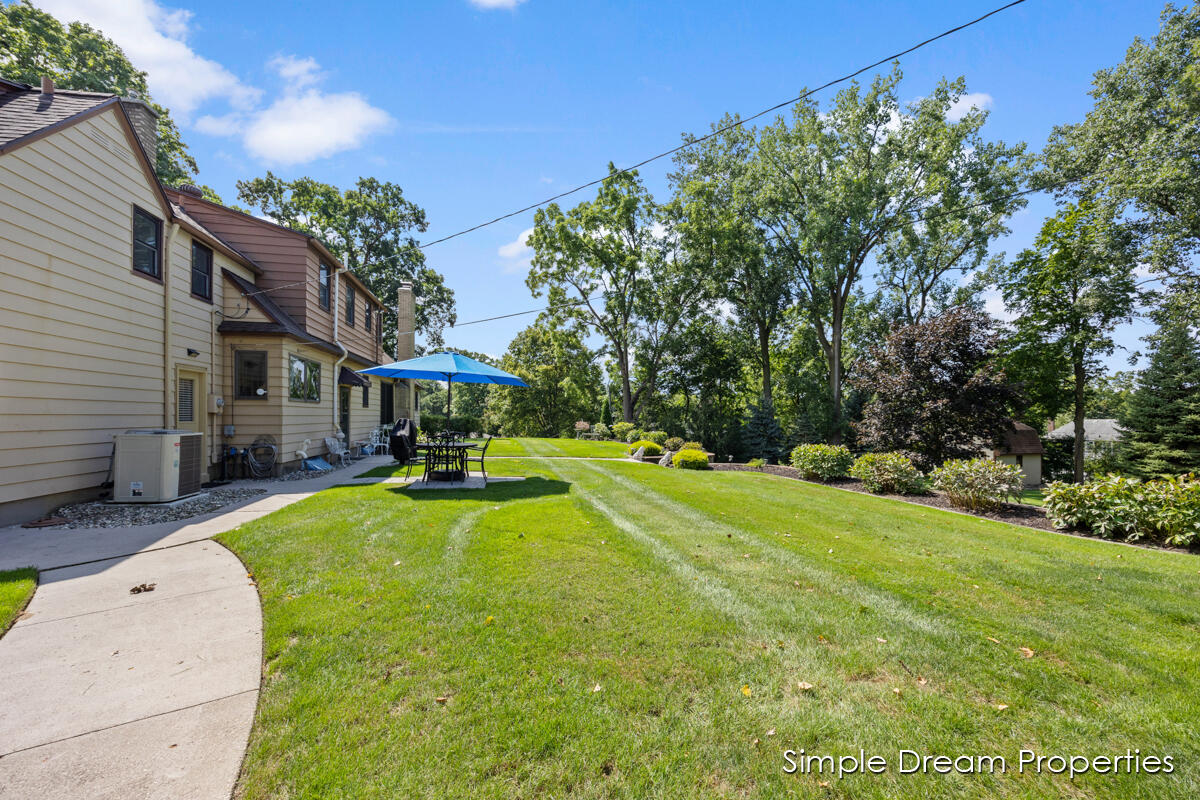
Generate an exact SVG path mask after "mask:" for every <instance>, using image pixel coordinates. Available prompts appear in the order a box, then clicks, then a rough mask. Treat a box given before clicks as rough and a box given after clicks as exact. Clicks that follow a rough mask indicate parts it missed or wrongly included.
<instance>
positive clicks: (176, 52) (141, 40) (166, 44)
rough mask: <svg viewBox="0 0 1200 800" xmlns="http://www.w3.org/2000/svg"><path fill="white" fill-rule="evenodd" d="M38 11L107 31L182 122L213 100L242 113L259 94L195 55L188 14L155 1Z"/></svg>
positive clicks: (81, 1) (55, 0) (113, 0)
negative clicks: (240, 110) (146, 76)
mask: <svg viewBox="0 0 1200 800" xmlns="http://www.w3.org/2000/svg"><path fill="white" fill-rule="evenodd" d="M38 6H39V7H40V8H42V9H44V10H46V11H48V12H50V13H51V14H53V15H54V16H55V17H57V18H58V19H59V20H60V21H61V22H63V23H64V24H66V23H70V22H75V21H79V22H86V23H88V24H89V25H92V26H93V27H95V28H98V29H99V30H101V31H103V32H104V35H105V36H107V37H109V38H110V39H112V40H113V41H114V42H116V43H117V44H118V45H119V46H120V47H121V49H122V50H124V51H125V55H127V56H129V60H130V61H132V62H133V64H134V66H136V67H137V68H138V69H141V70H145V71H146V73H147V75H148V76H149V77H148V82H149V84H150V93H151V94H153V95H154V99H155V100H156V101H158V102H159V103H162V104H163V105H165V106H167V107H168V108H170V109H171V111H172V112H174V113H175V114H176V115H177V116H178V117H179V118H180V119H182V120H186V119H187V118H189V117H190V116H191V114H192V113H193V112H194V111H196V109H197V108H199V107H200V106H201V105H202V104H204V103H206V102H208V101H211V100H213V99H217V98H220V99H223V100H225V101H226V102H228V103H229V104H231V105H232V106H233V107H235V108H243V109H244V108H248V107H250V106H252V105H253V104H254V103H256V102H257V101H258V98H259V96H260V94H261V92H260V91H259V90H258V89H256V88H254V87H252V86H247V85H246V84H244V83H242V82H241V81H239V80H238V79H237V77H236V76H235V75H234V74H233V73H232V72H230V71H229V70H227V69H226V68H225V67H223V66H221V65H220V64H218V63H217V62H216V61H213V60H211V59H208V58H204V57H203V56H201V55H199V54H197V53H196V52H195V51H194V50H192V48H191V47H190V46H189V45H188V43H187V34H188V28H189V25H190V23H191V21H192V12H190V11H184V10H182V9H168V8H163V7H162V6H160V5H158V4H157V3H155V2H153V0H39V2H38Z"/></svg>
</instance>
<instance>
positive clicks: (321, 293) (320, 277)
mask: <svg viewBox="0 0 1200 800" xmlns="http://www.w3.org/2000/svg"><path fill="white" fill-rule="evenodd" d="M317 297H318V299H319V300H320V302H321V308H324V309H326V310H328V308H329V265H328V264H321V265H320V266H319V267H317Z"/></svg>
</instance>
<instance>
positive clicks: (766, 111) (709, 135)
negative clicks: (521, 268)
mask: <svg viewBox="0 0 1200 800" xmlns="http://www.w3.org/2000/svg"><path fill="white" fill-rule="evenodd" d="M1024 2H1025V0H1013V2H1011V3H1008V4H1007V5H1003V6H1000V7H999V8H996V9H993V10H991V11H989V12H988V13H986V14H984V15H983V16H981V17H976V18H975V19H973V20H971V21H970V22H964V23H963V24H962V25H958V26H955V27H953V28H950V29H949V30H945V31H942V32H941V33H939V34H938V35H937V36H932V37H930V38H928V39H926V40H925V41H923V42H920V43H918V44H915V45H913V46H911V47H909V48H907V49H905V50H901V51H900V52H898V53H894V54H893V55H890V56H886V57H885V58H881V59H879V60H878V61H876V62H874V63H872V64H868V65H867V66H865V67H862V68H860V69H857V70H855V71H854V72H851V73H849V74H847V75H843V76H842V77H840V78H834V79H833V80H831V81H827V82H826V83H823V84H821V85H820V86H818V87H816V88H815V89H809V90H807V91H805V92H801V93H800V94H799V95H797V96H796V97H793V98H791V99H790V100H784V101H783V102H781V103H776V104H775V105H773V106H771V107H770V108H765V109H763V110H762V111H759V112H758V113H756V114H752V115H751V116H749V117H745V118H744V119H739V120H738V121H737V122H732V123H730V124H729V125H725V126H722V127H720V128H717V129H716V130H713V131H711V132H709V133H706V134H704V135H703V136H699V137H696V138H693V139H689V140H688V141H686V142H684V143H683V144H681V145H678V146H677V147H672V148H671V149H670V150H664V151H663V152H661V153H658V154H657V155H653V156H650V157H649V158H646V159H643V160H641V161H639V162H637V163H636V164H633V165H632V166H628V167H624V168H622V169H619V170H617V171H616V173H615V175H624V174H626V173H628V172H632V171H633V170H635V169H638V168H639V167H644V166H645V165H647V164H649V163H651V162H653V161H658V160H659V159H661V158H666V157H667V156H670V155H674V154H675V153H678V152H679V151H681V150H686V149H687V148H689V147H694V146H695V145H698V144H700V143H701V142H704V141H707V140H708V139H711V138H713V137H714V136H720V135H721V134H722V133H725V132H726V131H730V130H733V129H734V128H739V127H741V126H742V125H745V124H746V123H747V122H751V121H753V120H756V119H758V118H759V117H762V116H764V115H766V114H770V113H771V112H772V111H778V110H779V109H781V108H784V107H786V106H790V105H795V104H796V103H798V102H800V101H801V100H804V99H806V98H807V97H809V96H811V95H814V94H816V93H817V92H820V91H823V90H825V89H828V88H829V87H831V86H836V85H837V84H839V83H845V82H846V81H848V80H851V79H853V78H857V77H858V76H859V75H861V74H863V73H864V72H867V71H868V70H872V69H874V68H875V67H878V66H881V65H883V64H886V63H888V62H889V61H895V60H896V59H898V58H900V57H902V56H906V55H908V54H909V53H912V52H914V51H916V50H920V49H921V48H922V47H925V46H926V45H928V44H932V43H933V42H936V41H938V40H939V39H944V38H946V37H947V36H952V35H953V34H955V33H958V32H959V31H961V30H965V29H966V28H969V27H971V26H972V25H977V24H979V23H980V22H983V21H984V20H985V19H987V18H988V17H992V16H995V15H996V14H999V13H1000V12H1002V11H1007V10H1008V9H1010V8H1012V7H1014V6H1019V5H1021V4H1022V3H1024ZM611 177H613V176H612V175H606V176H604V177H603V178H597V179H595V180H592V181H588V182H587V183H583V184H580V185H579V186H576V187H575V188H573V189H567V190H566V191H563V192H559V193H558V194H556V195H554V196H552V197H548V198H546V199H545V200H542V201H540V202H537V203H533V204H532V205H528V206H525V207H524V208H518V209H517V210H516V211H510V212H508V213H507V214H502V215H501V216H499V217H496V218H495V219H490V220H488V221H487V222H481V223H479V224H478V225H472V226H471V227H469V228H464V229H462V230H461V231H456V232H455V233H451V234H449V235H448V236H443V237H441V238H440V239H434V240H433V241H429V242H423V243H421V244H419V245H417V249H419V250H424V249H425V248H427V247H432V246H433V245H435V244H441V243H442V242H447V241H449V240H451V239H455V238H458V237H459V236H464V235H466V234H468V233H472V232H474V231H477V230H479V229H480V228H486V227H487V226H489V225H495V224H496V223H497V222H502V221H504V220H506V219H509V218H511V217H515V216H517V215H518V214H524V213H525V212H526V211H533V210H534V209H536V208H540V207H541V206H544V205H546V204H547V203H553V202H554V201H555V200H560V199H562V198H564V197H568V196H570V195H572V194H575V193H576V192H581V191H583V190H584V189H588V188H591V187H592V186H596V185H597V184H600V183H603V182H604V181H606V180H608V179H609V178H611Z"/></svg>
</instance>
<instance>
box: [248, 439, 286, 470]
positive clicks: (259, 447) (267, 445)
mask: <svg viewBox="0 0 1200 800" xmlns="http://www.w3.org/2000/svg"><path fill="white" fill-rule="evenodd" d="M278 454H279V448H278V447H276V446H275V437H273V436H260V437H258V438H257V439H255V440H254V442H253V444H251V445H250V446H249V447H247V448H246V466H247V468H249V470H250V474H251V475H253V476H254V477H255V478H270V477H273V476H274V475H275V458H276V456H277V455H278Z"/></svg>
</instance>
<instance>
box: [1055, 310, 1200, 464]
mask: <svg viewBox="0 0 1200 800" xmlns="http://www.w3.org/2000/svg"><path fill="white" fill-rule="evenodd" d="M1151 345H1152V349H1151V353H1150V363H1149V365H1148V366H1147V367H1146V369H1145V370H1143V371H1142V373H1141V374H1140V375H1138V381H1137V389H1136V390H1135V391H1134V392H1133V395H1132V396H1131V397H1130V398H1129V400H1128V403H1127V407H1126V412H1125V414H1124V415H1122V417H1121V426H1122V427H1123V428H1125V430H1126V436H1125V441H1124V448H1125V461H1126V463H1127V465H1128V468H1129V470H1130V471H1131V472H1133V473H1135V474H1137V475H1141V476H1143V477H1156V476H1159V475H1179V474H1183V473H1185V472H1196V473H1200V343H1198V342H1197V341H1196V337H1195V336H1194V335H1193V334H1192V332H1191V331H1190V330H1189V329H1188V327H1187V326H1186V325H1181V324H1178V323H1174V322H1172V323H1168V324H1167V325H1165V326H1164V327H1162V328H1160V329H1159V331H1158V332H1157V334H1156V335H1155V336H1154V337H1153V338H1152V339H1151ZM1077 438H1078V437H1077Z"/></svg>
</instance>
